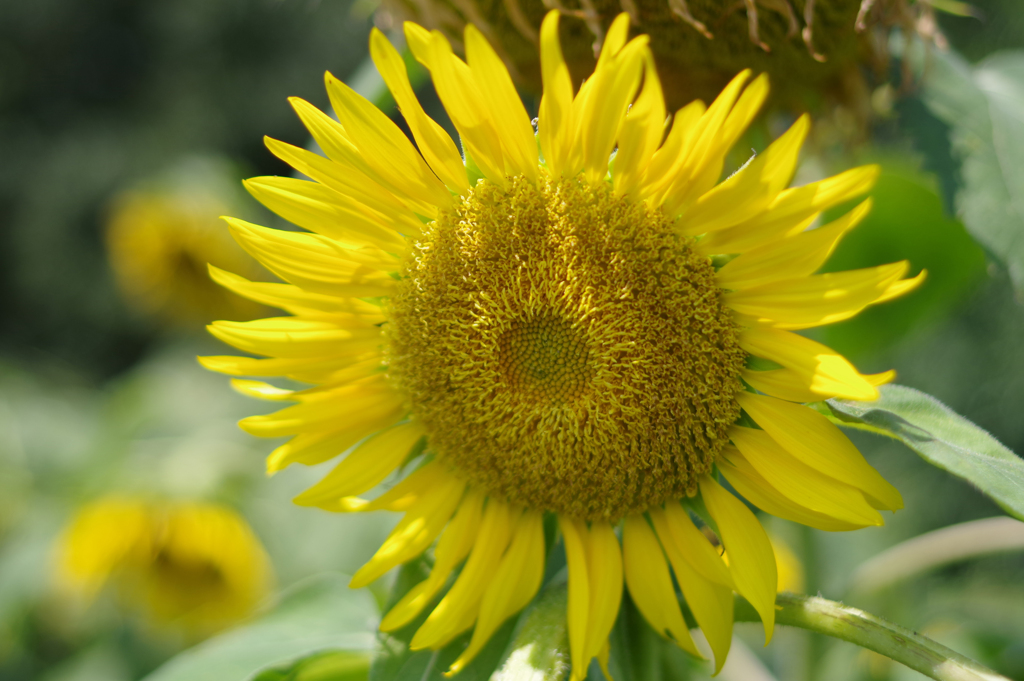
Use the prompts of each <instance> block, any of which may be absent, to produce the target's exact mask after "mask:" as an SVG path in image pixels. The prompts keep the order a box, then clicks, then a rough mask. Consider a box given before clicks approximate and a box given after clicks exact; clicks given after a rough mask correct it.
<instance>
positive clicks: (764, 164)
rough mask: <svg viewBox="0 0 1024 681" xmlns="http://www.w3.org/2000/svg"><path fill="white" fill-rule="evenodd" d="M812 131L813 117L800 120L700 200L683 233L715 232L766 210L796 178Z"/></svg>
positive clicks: (685, 221)
mask: <svg viewBox="0 0 1024 681" xmlns="http://www.w3.org/2000/svg"><path fill="white" fill-rule="evenodd" d="M809 129H810V118H809V117H808V116H807V115H804V116H801V117H800V118H798V119H797V121H796V123H794V124H793V125H792V126H791V127H790V128H789V130H787V131H786V133H785V134H784V135H782V137H780V138H779V139H777V140H775V141H774V142H772V144H771V145H770V146H769V147H768V149H766V150H765V152H764V153H763V154H760V155H758V156H757V158H755V159H754V160H753V161H751V162H750V163H749V164H747V165H746V166H745V167H743V168H741V169H740V170H738V171H736V172H735V173H734V174H733V175H732V176H731V177H729V179H727V180H726V181H725V182H722V183H721V184H719V185H718V186H717V187H715V188H714V189H712V190H711V191H709V192H707V193H706V194H704V195H703V196H701V197H700V198H699V199H697V201H696V203H694V204H693V206H692V207H690V208H689V209H688V210H687V211H686V212H685V213H684V215H683V218H682V220H681V222H680V226H679V229H680V231H681V232H682V233H683V234H687V235H690V236H697V235H700V234H706V233H708V232H714V231H717V230H720V229H725V228H726V227H732V226H733V225H737V224H739V223H741V222H743V221H745V220H749V219H750V218H752V217H753V216H754V215H756V214H757V213H759V212H761V211H762V210H764V209H765V208H767V207H768V205H769V204H770V203H771V202H772V201H773V200H774V199H775V197H776V196H778V194H779V193H780V192H781V191H782V190H783V189H785V187H786V185H787V184H789V180H790V179H791V178H792V177H793V172H794V171H795V170H796V161H797V157H798V155H799V153H800V147H801V146H803V143H804V139H805V138H806V137H807V131H808V130H809ZM671 213H672V209H669V214H671Z"/></svg>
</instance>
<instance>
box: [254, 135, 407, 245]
mask: <svg viewBox="0 0 1024 681" xmlns="http://www.w3.org/2000/svg"><path fill="white" fill-rule="evenodd" d="M263 141H264V143H265V144H266V145H267V149H269V150H270V152H271V153H272V154H274V156H277V157H278V158H279V159H281V160H282V161H284V162H285V163H287V164H288V165H290V166H291V167H292V168H295V170H297V171H299V172H300V173H302V174H303V175H305V176H307V177H309V178H310V179H312V180H316V181H317V182H319V183H321V184H323V185H325V186H327V187H329V188H330V189H332V190H334V191H335V192H337V193H338V194H341V195H343V196H346V197H349V198H351V199H353V200H354V202H355V203H356V204H359V205H362V206H364V207H365V208H366V209H367V210H365V211H364V212H365V214H366V215H367V216H369V217H371V218H383V220H384V221H385V222H386V223H387V224H388V225H389V226H390V227H391V228H392V229H394V230H395V231H397V232H399V233H401V234H419V233H420V228H421V227H422V225H423V223H421V222H420V221H419V218H417V217H416V214H415V213H413V212H412V211H411V210H410V209H409V208H408V207H406V205H405V204H403V203H402V202H401V201H399V200H398V198H396V197H395V195H394V194H392V193H391V192H389V191H388V190H387V189H385V188H384V187H382V186H381V185H379V184H378V183H377V182H375V181H373V180H371V179H370V178H369V177H367V176H366V175H364V174H362V173H359V172H354V171H353V169H352V168H350V167H348V166H346V165H344V164H341V163H337V162H335V161H332V160H331V159H328V158H324V157H323V156H320V155H319V154H314V153H313V152H311V151H309V150H307V149H302V148H301V147H296V146H293V145H291V144H286V143H284V142H280V141H278V140H275V139H273V138H271V137H264V138H263Z"/></svg>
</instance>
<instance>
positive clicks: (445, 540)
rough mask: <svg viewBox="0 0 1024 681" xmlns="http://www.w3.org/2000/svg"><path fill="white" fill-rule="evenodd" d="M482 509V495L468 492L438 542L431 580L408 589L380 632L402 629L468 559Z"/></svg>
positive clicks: (383, 621)
mask: <svg viewBox="0 0 1024 681" xmlns="http://www.w3.org/2000/svg"><path fill="white" fill-rule="evenodd" d="M483 508H484V494H483V493H482V492H480V491H479V490H472V489H471V490H469V491H467V492H466V497H465V498H464V499H463V500H462V503H461V504H459V510H458V511H456V513H455V517H454V518H452V521H451V522H450V523H449V524H448V527H447V528H445V530H444V534H443V535H441V539H439V540H438V542H437V548H436V549H435V550H434V567H433V568H432V569H431V570H430V576H429V577H427V579H425V580H423V581H422V582H420V583H419V584H417V585H416V586H414V587H413V588H412V589H410V590H409V592H408V593H407V594H405V596H403V597H402V599H401V600H400V601H398V603H396V604H395V605H394V607H393V608H391V610H389V611H388V614H387V615H385V616H384V619H383V620H381V623H380V629H381V631H394V630H395V629H399V628H401V627H404V626H405V625H406V624H408V623H409V622H411V621H412V620H413V619H415V617H416V616H417V615H419V614H420V612H422V611H423V608H425V607H427V606H428V605H429V604H430V601H431V600H432V599H433V598H434V596H435V595H436V594H437V592H438V591H440V590H441V587H443V586H444V585H445V582H447V581H448V576H449V575H451V573H452V571H453V570H454V569H455V566H456V565H458V564H459V562H460V561H462V559H463V558H465V557H466V556H467V555H469V552H470V550H472V548H473V546H474V545H475V544H476V541H477V536H478V534H479V532H480V520H481V517H482V516H483Z"/></svg>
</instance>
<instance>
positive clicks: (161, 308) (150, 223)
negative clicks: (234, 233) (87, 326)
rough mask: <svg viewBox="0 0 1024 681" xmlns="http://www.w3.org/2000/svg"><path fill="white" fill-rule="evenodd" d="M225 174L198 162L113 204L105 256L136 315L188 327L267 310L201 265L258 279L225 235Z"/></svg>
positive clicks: (228, 200) (228, 193) (229, 207)
mask: <svg viewBox="0 0 1024 681" xmlns="http://www.w3.org/2000/svg"><path fill="white" fill-rule="evenodd" d="M231 186H232V180H231V178H230V174H229V173H228V172H227V171H226V169H225V168H222V167H220V165H219V164H217V163H214V162H211V161H204V160H201V159H196V160H190V161H186V162H183V163H181V164H179V165H178V166H176V167H173V168H172V169H170V170H169V171H167V172H166V173H165V175H164V176H163V177H160V178H157V179H154V180H152V181H150V182H149V183H148V184H146V185H143V186H140V187H137V188H134V189H128V190H125V191H123V192H121V193H120V194H119V195H117V196H116V197H115V199H114V200H113V201H112V203H111V207H110V210H109V218H108V221H107V228H106V244H107V253H108V255H109V259H110V266H111V268H113V270H114V275H115V278H116V280H117V284H118V287H119V289H120V291H121V294H122V295H123V296H124V297H125V298H126V299H127V300H128V302H129V303H131V304H132V305H133V306H134V307H135V308H136V309H137V310H139V311H140V312H141V313H143V314H145V315H149V316H153V317H155V318H157V319H159V320H161V321H162V322H163V323H165V324H169V325H172V326H177V327H180V328H192V327H194V326H195V325H196V324H197V323H205V322H209V321H211V320H213V319H220V318H225V317H226V318H229V319H239V320H245V319H253V318H255V317H259V316H261V315H263V314H266V308H264V307H262V306H261V305H258V304H256V303H253V302H252V301H249V300H246V299H244V298H240V297H239V296H236V295H234V294H232V293H230V292H227V291H225V290H224V289H223V288H222V287H220V286H217V285H216V284H215V283H214V282H213V281H212V280H211V279H210V275H209V273H208V271H207V263H212V264H214V265H217V266H219V267H225V268H228V269H231V270H232V271H236V272H241V273H245V274H246V276H250V277H256V276H258V275H259V271H260V268H259V266H258V265H257V263H256V262H255V261H253V260H252V258H250V257H249V256H248V255H246V253H245V252H244V251H243V250H242V249H241V248H239V247H238V244H236V243H235V242H234V241H233V240H232V239H231V238H230V236H229V235H227V234H225V233H224V229H223V228H222V227H221V222H220V220H219V217H220V216H221V215H224V214H225V213H230V212H233V209H234V207H235V205H236V203H237V201H235V200H234V199H233V193H234V192H233V190H232V188H231Z"/></svg>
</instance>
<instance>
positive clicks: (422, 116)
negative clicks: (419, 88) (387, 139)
mask: <svg viewBox="0 0 1024 681" xmlns="http://www.w3.org/2000/svg"><path fill="white" fill-rule="evenodd" d="M370 56H371V57H372V58H373V63H374V64H376V66H377V70H378V71H380V75H381V77H382V78H384V82H385V83H386V84H387V86H388V90H390V91H391V94H392V96H394V98H395V102H396V103H397V104H398V108H399V110H401V112H402V116H403V117H404V118H405V121H406V123H408V124H409V129H410V130H411V131H412V134H413V137H415V138H416V144H417V145H418V146H419V148H420V151H421V152H423V157H424V158H425V159H426V161H427V164H429V165H430V167H431V169H432V170H433V171H434V172H435V173H436V174H437V176H438V177H439V178H440V179H441V181H442V182H444V184H445V186H447V187H448V189H449V190H450V191H453V192H455V193H456V194H461V193H463V192H465V191H466V190H467V189H468V188H469V179H468V178H467V176H466V166H465V164H464V163H463V162H462V155H461V154H460V153H459V150H458V148H456V146H455V143H454V142H452V138H451V137H449V136H448V133H447V132H445V130H444V128H442V127H441V126H440V125H438V123H437V122H436V121H434V120H433V119H432V118H430V117H429V116H427V114H426V112H425V111H423V106H422V105H421V104H420V101H419V99H417V98H416V93H415V92H413V89H412V84H411V83H410V82H409V74H408V72H407V71H406V68H405V62H404V61H403V60H402V55H400V54H399V53H398V50H396V49H395V48H394V46H393V45H392V44H391V43H390V42H389V41H388V39H387V38H385V37H384V34H383V33H381V32H380V30H378V29H377V28H374V29H373V30H371V31H370Z"/></svg>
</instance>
